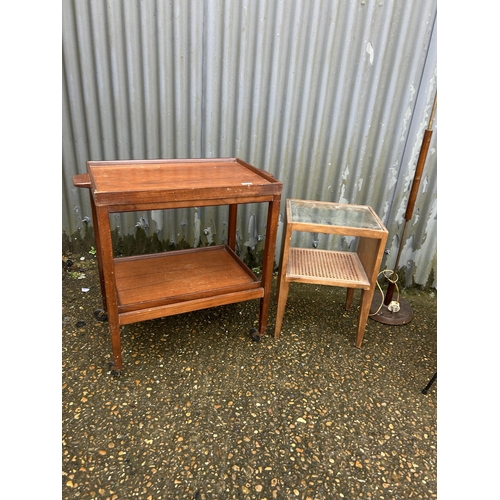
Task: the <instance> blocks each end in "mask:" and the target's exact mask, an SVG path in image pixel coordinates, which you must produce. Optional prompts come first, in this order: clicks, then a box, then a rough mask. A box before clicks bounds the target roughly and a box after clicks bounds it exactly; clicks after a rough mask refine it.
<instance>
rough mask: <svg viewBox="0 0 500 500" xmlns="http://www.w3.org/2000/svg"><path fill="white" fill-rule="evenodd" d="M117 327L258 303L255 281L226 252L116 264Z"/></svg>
mask: <svg viewBox="0 0 500 500" xmlns="http://www.w3.org/2000/svg"><path fill="white" fill-rule="evenodd" d="M114 265H115V281H116V290H117V296H118V315H119V323H120V325H125V324H129V323H134V322H136V321H144V320H148V319H154V318H159V317H163V316H169V315H173V314H179V313H183V312H190V311H195V310H198V309H206V308H209V307H215V306H219V305H225V304H231V303H235V302H241V301H244V300H251V299H257V298H262V297H263V296H264V287H263V286H262V283H261V281H260V279H259V278H257V276H255V275H254V274H253V273H252V272H251V271H250V269H248V267H247V266H246V265H245V264H244V263H243V262H242V261H241V260H240V258H239V257H238V256H237V255H236V254H235V253H234V252H233V251H232V250H231V249H230V248H229V247H227V246H225V245H221V246H212V247H203V248H197V249H190V250H180V251H173V252H164V253H160V254H149V255H142V256H133V257H119V258H115V259H114Z"/></svg>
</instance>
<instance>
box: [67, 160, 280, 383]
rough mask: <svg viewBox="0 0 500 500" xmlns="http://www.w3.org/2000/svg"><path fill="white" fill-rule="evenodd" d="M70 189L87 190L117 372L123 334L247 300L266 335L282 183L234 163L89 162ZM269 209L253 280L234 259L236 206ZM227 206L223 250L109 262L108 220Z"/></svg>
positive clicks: (255, 336)
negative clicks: (131, 327) (256, 304)
mask: <svg viewBox="0 0 500 500" xmlns="http://www.w3.org/2000/svg"><path fill="white" fill-rule="evenodd" d="M73 184H74V185H75V186H77V187H81V188H88V189H89V191H90V200H91V206H92V216H93V219H94V232H95V242H96V251H97V258H98V266H99V276H100V282H101V291H102V297H103V307H104V310H105V311H106V313H107V318H108V322H109V329H110V334H111V343H112V351H113V367H112V369H113V372H114V373H115V374H119V373H120V370H121V369H122V356H121V343H120V328H121V326H123V325H127V324H129V323H135V322H138V321H144V320H149V319H155V318H159V317H163V316H169V315H173V314H179V313H185V312H189V311H195V310H199V309H205V308H209V307H215V306H220V305H225V304H231V303H235V302H241V301H246V300H251V299H260V316H259V328H258V331H255V330H254V332H251V335H252V338H253V339H254V340H259V339H260V337H261V336H262V335H264V334H265V331H266V326H267V320H268V314H269V304H270V294H271V281H272V273H273V265H274V252H275V249H276V233H277V228H278V217H279V206H280V199H281V191H282V183H281V182H280V181H278V180H276V179H275V178H274V177H273V176H272V175H271V174H269V173H268V172H266V171H263V170H260V169H257V168H255V167H253V166H252V165H249V164H248V163H246V162H244V161H242V160H240V159H238V158H217V159H183V160H164V159H162V160H126V161H89V162H87V173H86V174H80V175H75V176H74V177H73ZM242 203H268V212H267V230H266V239H265V247H264V258H263V263H262V277H261V278H258V277H257V276H256V275H255V274H254V273H253V272H252V271H251V270H250V269H249V268H248V267H247V266H246V265H245V264H244V263H243V261H242V260H241V259H240V258H239V257H238V255H237V254H236V249H235V246H236V220H237V210H238V205H239V204H242ZM218 205H228V206H229V211H228V214H229V215H228V233H227V243H226V244H223V245H218V246H209V247H202V248H193V249H188V250H180V251H171V252H162V253H155V254H149V255H139V256H132V257H116V258H115V257H114V254H113V246H112V241H111V226H110V214H112V213H117V212H133V211H144V210H163V209H177V208H188V207H201V206H218Z"/></svg>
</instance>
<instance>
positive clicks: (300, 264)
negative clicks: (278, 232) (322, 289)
mask: <svg viewBox="0 0 500 500" xmlns="http://www.w3.org/2000/svg"><path fill="white" fill-rule="evenodd" d="M285 279H286V280H287V281H297V282H300V281H303V282H304V283H313V282H317V283H318V284H324V285H335V286H345V287H349V288H366V289H367V288H369V287H370V281H369V280H368V277H367V276H366V273H365V270H364V268H363V265H362V264H361V261H360V260H359V257H358V255H357V254H356V253H355V252H336V251H333V250H317V249H309V248H308V249H305V248H290V252H289V260H288V266H287V269H286V277H285Z"/></svg>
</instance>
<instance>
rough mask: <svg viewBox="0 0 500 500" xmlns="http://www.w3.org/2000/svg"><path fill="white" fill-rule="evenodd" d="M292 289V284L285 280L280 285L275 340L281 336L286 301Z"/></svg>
mask: <svg viewBox="0 0 500 500" xmlns="http://www.w3.org/2000/svg"><path fill="white" fill-rule="evenodd" d="M289 289H290V282H289V281H285V280H284V279H282V280H280V282H279V283H278V290H279V293H278V310H277V312H276V326H275V328H274V338H275V339H277V338H279V336H280V332H281V325H282V324H283V315H284V314H285V307H286V299H287V298H288V290H289Z"/></svg>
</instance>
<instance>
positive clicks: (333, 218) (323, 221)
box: [287, 199, 385, 231]
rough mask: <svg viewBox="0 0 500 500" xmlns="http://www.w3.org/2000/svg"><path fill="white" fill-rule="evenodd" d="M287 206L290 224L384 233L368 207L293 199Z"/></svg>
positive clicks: (289, 200)
mask: <svg viewBox="0 0 500 500" xmlns="http://www.w3.org/2000/svg"><path fill="white" fill-rule="evenodd" d="M287 204H288V210H289V211H288V213H289V214H290V216H291V221H292V222H298V223H303V224H319V225H324V226H339V227H352V228H360V229H372V230H380V231H385V228H384V227H383V226H381V224H380V222H379V220H378V219H377V218H376V216H375V215H374V212H373V211H372V209H371V208H370V207H368V206H364V205H347V204H342V203H329V202H320V201H309V200H294V199H288V200H287Z"/></svg>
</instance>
